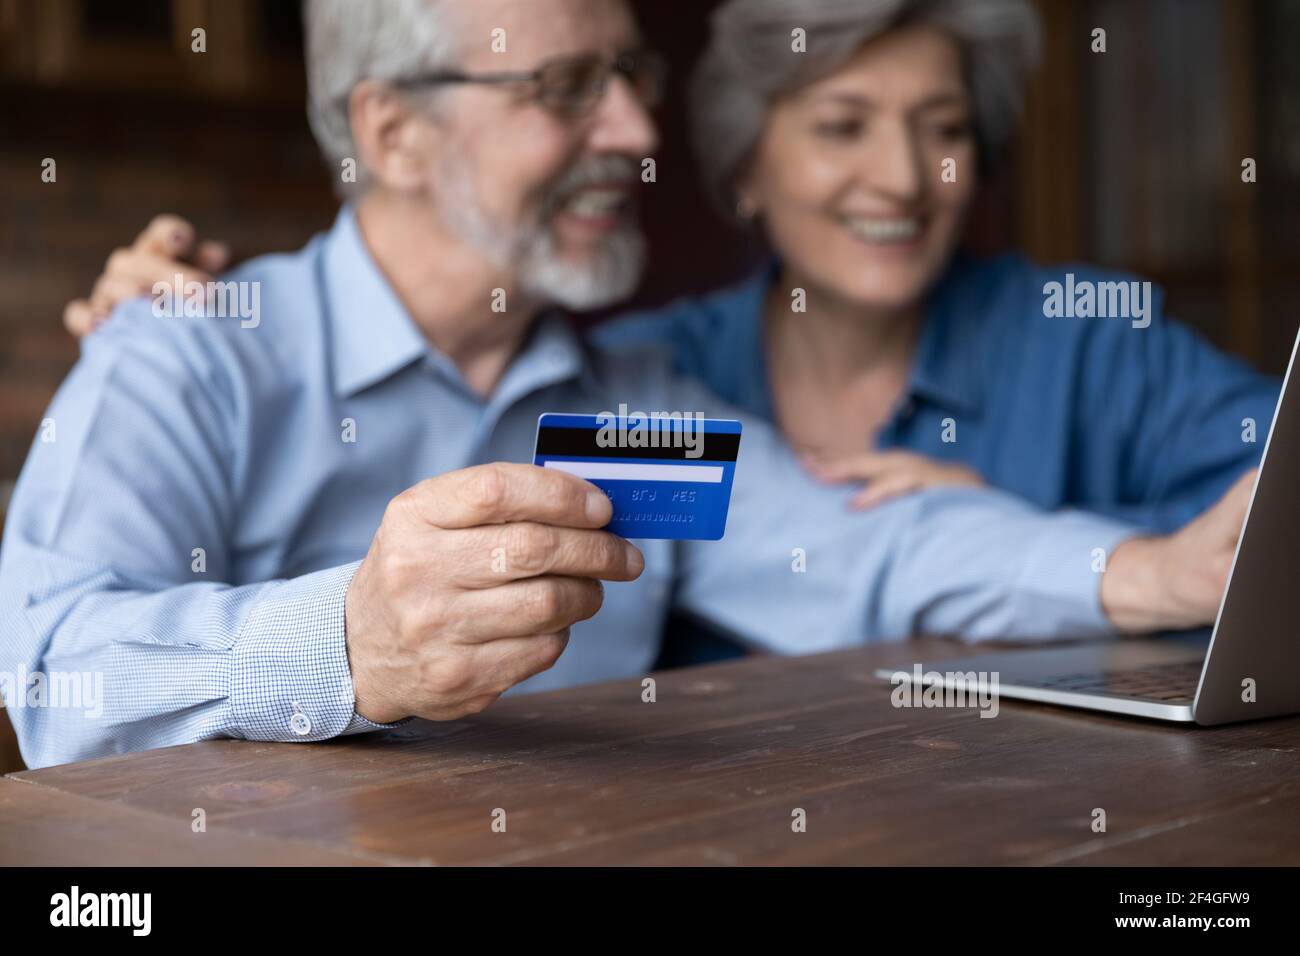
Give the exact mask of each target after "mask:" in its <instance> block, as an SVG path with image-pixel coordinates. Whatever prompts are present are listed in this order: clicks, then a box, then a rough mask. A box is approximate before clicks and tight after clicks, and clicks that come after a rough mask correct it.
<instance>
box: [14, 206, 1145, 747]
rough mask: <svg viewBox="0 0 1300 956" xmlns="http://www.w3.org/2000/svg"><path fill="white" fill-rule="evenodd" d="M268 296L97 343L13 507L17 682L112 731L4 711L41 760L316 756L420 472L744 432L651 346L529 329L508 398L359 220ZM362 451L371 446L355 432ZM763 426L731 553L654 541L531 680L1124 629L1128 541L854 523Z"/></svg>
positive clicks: (843, 498)
mask: <svg viewBox="0 0 1300 956" xmlns="http://www.w3.org/2000/svg"><path fill="white" fill-rule="evenodd" d="M226 278H227V280H229V281H241V282H259V283H261V286H260V290H261V316H260V323H259V324H258V325H257V326H256V327H255V328H243V327H241V323H240V321H239V320H238V319H233V318H225V319H223V318H205V317H195V318H182V317H176V318H173V317H166V316H164V317H159V316H155V315H154V314H153V310H152V308H151V303H150V302H149V301H148V300H145V299H140V300H136V301H134V302H132V303H128V304H126V305H125V306H123V307H122V308H121V309H119V310H118V312H117V314H116V315H115V316H114V317H113V319H112V321H110V322H109V323H107V324H106V325H105V326H104V327H103V328H101V329H100V330H99V331H97V332H96V333H94V334H93V335H91V336H90V337H89V338H87V339H86V340H85V342H84V345H83V351H82V356H81V360H80V361H79V362H78V364H77V365H76V367H75V368H74V369H73V371H72V373H71V374H70V375H69V377H68V379H67V380H66V381H65V382H64V384H63V386H62V387H61V388H60V390H59V392H58V394H57V395H56V397H55V399H54V402H53V404H52V406H51V407H50V409H49V412H48V415H47V421H46V427H45V428H43V430H42V434H41V435H38V437H37V439H36V441H35V442H34V444H33V447H32V451H31V454H30V456H29V458H28V461H27V464H26V466H25V467H24V469H23V473H22V475H21V478H20V480H19V482H18V486H17V489H16V491H15V494H14V497H13V501H12V506H11V509H10V513H9V516H8V523H7V527H6V530H5V540H4V545H3V550H2V551H0V672H4V673H8V674H10V675H21V674H31V673H43V674H46V675H65V676H66V675H69V674H94V675H102V677H103V699H102V703H101V709H102V712H101V713H98V714H97V715H96V714H92V713H91V712H90V711H89V710H88V709H87V708H85V707H84V706H83V707H81V708H78V707H76V706H66V705H65V706H39V701H37V702H36V704H35V705H31V706H29V705H27V702H26V700H24V699H18V698H19V695H20V694H21V693H22V690H23V688H22V687H21V686H19V685H17V684H16V683H15V680H16V678H15V679H11V680H10V681H9V682H8V684H7V685H5V686H7V690H6V692H5V694H6V700H7V703H8V705H9V716H10V718H11V720H12V721H13V723H14V726H15V728H16V730H17V733H18V737H19V741H20V743H21V746H22V751H23V756H24V759H25V760H26V761H27V763H28V765H29V766H32V767H37V766H43V765H48V764H54V763H61V762H66V761H72V760H78V759H83V758H87V757H92V756H97V755H102V754H108V753H115V752H122V751H128V750H135V749H143V748H148V747H160V746H165V745H170V744H179V743H185V742H189V741H195V740H201V739H208V738H215V737H233V738H247V739H257V740H280V741H311V740H322V739H325V738H329V737H333V736H336V735H338V734H342V733H351V732H357V731H364V730H369V729H372V728H374V727H375V725H374V724H371V723H369V722H368V721H366V720H364V719H363V718H361V717H360V716H359V715H357V714H356V713H355V712H354V698H353V689H352V682H351V676H350V670H349V666H348V660H347V651H346V643H345V634H344V596H345V594H346V591H347V587H348V584H349V582H350V581H351V579H352V575H353V573H354V572H355V570H356V568H357V565H358V564H359V562H360V559H361V558H362V557H363V556H364V555H365V553H366V550H367V547H368V546H369V543H370V539H371V537H372V535H373V534H374V532H375V529H376V528H377V527H378V526H379V523H380V520H381V518H382V515H383V512H384V508H385V506H386V504H387V503H388V501H389V500H390V499H391V498H392V497H393V496H395V495H396V494H398V493H399V492H401V491H402V490H404V489H405V488H408V487H410V486H411V485H414V484H416V483H417V482H419V481H421V480H422V479H424V478H427V477H429V476H431V475H437V474H439V473H441V472H446V471H449V470H453V469H457V468H462V467H466V466H469V465H473V464H477V463H482V462H490V461H497V460H510V461H529V460H531V452H532V448H533V441H534V436H535V431H536V423H537V417H538V415H539V414H540V413H542V412H548V411H563V412H579V413H597V412H600V411H604V410H612V409H616V408H617V407H618V405H619V403H621V402H626V403H627V404H628V405H629V407H630V408H633V409H637V408H639V409H645V410H680V411H689V412H694V411H701V412H704V413H705V414H709V415H714V416H727V415H730V414H731V411H730V409H729V408H728V407H727V406H724V405H722V404H721V403H719V402H718V401H717V400H716V399H714V398H713V397H712V396H711V395H710V394H709V393H707V392H705V391H704V390H703V389H702V387H700V386H699V385H697V384H695V383H693V382H691V381H685V380H680V379H675V378H673V377H672V375H671V374H670V371H669V370H668V368H667V364H668V363H667V362H666V361H660V360H659V357H658V356H655V355H654V354H652V353H651V352H649V351H646V352H643V353H638V354H627V355H613V354H607V353H605V352H603V351H600V350H598V349H595V348H593V347H592V346H590V345H589V344H587V343H585V342H584V341H582V340H580V339H579V338H578V337H577V336H576V335H575V334H574V333H573V332H572V331H571V330H570V328H569V327H568V326H567V324H566V323H565V322H563V321H562V320H560V319H559V318H556V317H551V318H546V319H543V320H542V321H540V322H539V323H538V325H537V327H536V329H535V332H534V334H533V335H532V336H531V338H530V339H529V341H528V342H527V344H526V346H525V347H524V348H523V350H522V352H521V354H520V355H519V356H518V357H517V358H516V360H515V361H514V362H513V364H511V365H510V367H509V368H508V370H507V371H506V373H505V376H504V378H503V379H502V380H501V382H500V384H499V385H498V386H497V388H496V389H495V390H494V391H493V393H492V394H491V396H490V397H487V398H482V397H480V396H478V395H476V394H475V393H474V392H473V391H472V390H471V389H469V388H468V387H467V386H466V383H465V382H464V380H463V379H462V377H461V376H460V374H459V372H458V371H457V369H456V368H455V366H454V365H453V364H452V363H451V362H449V361H448V360H447V359H446V358H445V357H444V356H442V355H440V354H437V353H436V352H435V351H434V350H432V349H431V348H430V346H429V345H428V344H427V342H426V341H425V340H424V338H423V337H422V336H421V335H420V333H419V332H418V330H417V329H416V327H415V326H414V325H413V323H412V321H411V320H410V318H409V316H408V315H407V313H406V311H405V309H404V308H403V306H402V305H401V303H400V302H399V301H398V299H397V298H396V296H395V294H394V292H393V290H392V289H391V288H390V286H389V285H388V284H387V282H386V280H385V279H384V278H383V276H382V274H381V273H380V271H379V269H378V268H377V267H376V265H375V263H374V262H373V261H372V259H371V257H370V255H369V253H368V251H367V250H366V248H365V246H364V243H363V241H362V238H361V236H360V232H359V230H358V228H357V225H356V222H355V218H354V216H353V214H352V212H351V211H350V210H348V209H344V210H343V211H342V213H340V215H339V217H338V220H337V222H336V224H335V226H334V227H333V229H332V230H331V231H330V232H329V233H328V234H326V235H324V236H319V237H317V238H315V239H314V240H312V242H310V243H309V244H308V245H307V246H306V247H305V248H304V249H302V250H301V251H300V252H298V253H295V254H292V255H276V256H268V257H265V258H262V259H258V260H255V261H253V262H250V263H247V264H246V265H244V266H243V267H241V268H240V269H238V270H237V271H236V272H234V273H232V274H231V275H229V276H227V277H226ZM349 438H351V439H353V440H348V439H349ZM848 497H849V492H848V491H847V490H843V489H828V488H824V487H822V486H820V485H818V484H816V483H815V482H813V481H811V480H810V479H809V478H807V477H806V476H805V475H804V474H803V472H802V471H801V470H800V468H799V467H798V466H797V464H796V463H795V462H794V460H793V459H792V457H791V455H790V454H789V453H788V450H787V449H786V448H785V446H784V445H783V444H782V443H781V441H780V440H779V439H778V438H777V437H776V436H775V435H774V434H773V432H772V431H771V429H770V428H769V427H768V426H766V425H764V423H762V422H761V421H760V420H758V419H754V418H752V417H750V418H747V419H746V421H745V432H744V438H743V440H742V442H741V450H740V458H739V462H738V465H737V471H736V481H735V487H734V490H733V501H732V508H731V515H730V520H729V523H728V527H727V533H726V537H725V538H724V539H723V540H722V541H720V542H692V543H676V544H675V543H672V542H666V541H647V542H643V543H642V547H643V550H644V552H645V555H646V569H645V573H644V574H643V575H642V576H641V578H640V579H639V580H637V581H635V582H631V583H616V584H609V585H607V587H606V600H605V605H604V607H603V608H602V609H601V611H600V612H599V613H598V614H597V615H596V616H595V617H594V618H593V619H592V620H590V621H587V622H584V623H582V624H579V625H577V626H576V627H575V628H574V629H573V636H572V640H571V642H570V645H569V647H568V649H567V650H566V652H565V653H564V655H563V656H562V657H561V658H560V660H559V662H558V663H557V664H556V665H555V667H553V668H552V669H551V670H549V671H547V672H545V673H542V674H538V675H537V676H535V677H533V678H532V679H530V680H528V681H526V682H525V683H524V684H522V685H520V687H519V688H518V689H519V690H543V689H549V688H555V687H561V686H565V685H571V684H576V683H580V682H585V681H594V680H600V679H605V678H616V677H627V676H632V675H640V674H643V673H644V672H645V671H646V669H647V668H649V667H650V666H651V664H652V662H653V661H654V659H655V656H656V652H657V649H658V643H659V636H660V631H661V627H662V624H663V621H664V618H665V615H666V614H667V612H668V610H669V608H670V606H677V607H680V608H682V609H684V610H688V611H690V612H692V613H694V614H697V615H700V616H702V617H704V618H706V619H707V620H709V621H710V622H712V623H715V624H717V625H719V626H721V627H723V628H726V629H728V630H730V631H732V632H734V633H736V634H737V635H739V636H741V637H742V638H743V639H744V640H745V641H747V642H748V643H750V644H751V645H753V646H756V647H760V648H765V649H768V650H771V651H775V652H779V653H807V652H812V651H823V650H829V649H832V648H841V647H847V646H851V645H854V644H859V643H862V642H864V641H869V640H895V639H900V638H903V637H905V636H907V635H909V634H912V633H917V632H925V633H954V634H961V635H965V636H967V637H970V638H982V637H995V636H996V637H1017V636H1018V637H1025V638H1052V637H1056V636H1060V635H1066V634H1069V635H1082V636H1087V635H1096V634H1104V633H1107V632H1108V627H1107V623H1106V621H1105V618H1104V615H1103V614H1102V612H1101V610H1100V608H1099V599H1098V590H1099V579H1098V577H1097V575H1096V574H1095V573H1094V571H1093V562H1094V558H1095V554H1096V551H1095V549H1099V548H1100V549H1103V550H1106V551H1109V550H1110V549H1111V548H1113V546H1114V545H1115V544H1116V543H1117V542H1118V541H1119V540H1121V539H1122V538H1123V537H1125V536H1126V535H1128V534H1130V533H1131V530H1130V529H1129V528H1128V526H1126V525H1124V524H1120V523H1115V522H1112V521H1109V520H1103V519H1098V518H1094V517H1092V516H1089V515H1086V514H1083V513H1070V512H1062V513H1054V514H1049V513H1045V512H1042V511H1040V510H1037V509H1035V508H1033V507H1031V506H1028V505H1026V504H1024V503H1022V502H1019V501H1017V500H1015V499H1013V498H1011V497H1010V496H1006V495H1002V494H998V493H993V492H981V491H975V490H968V491H951V492H937V493H928V494H922V495H915V496H912V497H908V498H904V499H901V500H899V501H896V502H893V503H891V504H889V505H886V506H884V507H881V508H878V509H875V510H872V511H868V512H865V513H856V512H852V511H850V510H849V509H848V508H847V507H846V504H847V501H848Z"/></svg>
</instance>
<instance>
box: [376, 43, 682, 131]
mask: <svg viewBox="0 0 1300 956" xmlns="http://www.w3.org/2000/svg"><path fill="white" fill-rule="evenodd" d="M615 73H617V74H618V75H619V76H621V77H623V78H624V79H625V80H627V82H628V83H629V84H630V85H631V87H632V91H633V92H634V93H635V94H636V97H637V99H638V100H640V101H641V104H642V105H643V106H645V107H646V108H648V109H653V108H654V107H656V106H658V105H659V102H660V101H661V100H662V99H663V94H664V87H665V85H666V81H667V78H668V62H667V61H666V60H665V59H664V58H663V57H662V56H660V55H659V54H657V53H654V52H653V51H650V50H632V51H629V52H627V53H622V54H620V55H618V56H616V57H614V59H612V60H611V59H609V58H607V57H602V56H600V55H598V54H594V53H592V54H585V55H582V56H572V57H561V58H558V59H554V60H548V61H546V62H545V63H543V64H542V65H541V66H540V67H538V68H537V69H536V70H531V71H526V72H515V73H460V72H457V71H443V72H440V73H430V74H427V75H424V76H415V77H411V78H409V79H404V80H396V81H394V82H393V83H392V85H393V86H395V87H397V88H399V89H412V88H417V87H422V86H441V85H443V84H447V83H485V84H490V85H497V84H509V83H520V84H528V85H531V87H532V91H531V93H530V97H531V98H532V99H533V100H534V101H536V102H537V103H539V104H541V105H542V106H544V107H546V108H547V109H549V110H553V111H555V112H557V113H565V114H568V115H574V116H578V115H582V114H584V113H588V112H590V111H591V109H592V108H593V107H594V106H595V105H596V104H597V103H599V102H600V100H601V97H602V96H604V95H605V89H606V87H608V86H609V79H610V77H611V76H612V75H614V74H615Z"/></svg>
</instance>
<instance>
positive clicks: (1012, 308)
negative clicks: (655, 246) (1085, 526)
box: [595, 255, 1280, 531]
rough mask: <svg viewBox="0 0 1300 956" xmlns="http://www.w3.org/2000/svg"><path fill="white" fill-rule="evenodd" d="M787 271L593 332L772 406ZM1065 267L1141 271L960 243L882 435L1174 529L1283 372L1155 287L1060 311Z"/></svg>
mask: <svg viewBox="0 0 1300 956" xmlns="http://www.w3.org/2000/svg"><path fill="white" fill-rule="evenodd" d="M776 272H777V269H776V267H772V268H769V269H765V270H763V271H761V272H760V273H758V274H756V275H754V276H753V277H751V278H750V279H748V280H747V281H745V282H742V283H740V284H739V285H736V286H734V287H732V288H728V289H724V290H722V291H720V292H717V293H714V294H711V295H707V296H704V297H700V298H688V299H683V300H681V301H678V302H676V303H673V304H672V305H669V306H667V307H665V308H663V309H660V310H658V311H654V312H648V313H642V314H638V315H632V316H628V317H625V318H621V319H618V320H616V321H614V322H610V323H607V324H606V325H604V326H602V327H601V328H600V329H598V330H597V331H596V332H595V338H596V340H597V341H599V342H600V343H601V344H603V345H605V346H607V347H611V348H619V347H629V346H630V347H637V346H641V345H646V344H650V343H654V344H658V345H664V344H665V343H667V344H668V345H669V346H670V347H671V349H672V354H673V358H674V366H675V368H676V370H677V371H678V372H681V373H683V374H687V375H691V376H694V377H697V378H699V379H700V380H701V381H703V382H705V383H706V384H707V385H708V386H709V388H710V389H711V390H712V391H713V392H714V393H715V394H717V395H718V396H719V397H721V398H723V399H725V400H726V401H728V402H730V403H732V404H734V405H736V406H738V407H740V408H743V409H745V410H746V411H748V412H750V413H752V414H754V415H758V416H760V417H762V418H764V419H767V420H768V421H771V420H773V417H774V416H773V409H772V397H771V388H770V379H769V376H768V369H767V362H766V358H765V355H764V346H763V335H762V316H763V307H764V300H765V298H766V296H767V294H768V291H769V289H770V288H771V285H772V283H773V282H774V281H775V279H776ZM1067 273H1071V274H1073V276H1074V280H1073V284H1074V286H1076V287H1079V288H1082V286H1081V283H1084V282H1090V283H1093V284H1094V286H1095V285H1097V284H1100V283H1105V282H1129V281H1133V277H1132V276H1128V275H1120V274H1116V273H1112V272H1107V271H1103V270H1099V269H1096V268H1092V267H1088V266H1061V267H1055V268H1050V269H1049V268H1040V267H1037V266H1034V265H1033V264H1031V263H1029V262H1026V261H1025V260H1024V259H1023V258H1021V257H1019V256H1015V255H1006V256H1002V257H998V258H993V259H975V258H971V257H965V256H959V257H958V258H957V259H956V260H955V261H954V263H953V265H952V266H951V267H950V268H949V270H948V272H947V274H946V275H945V277H944V278H943V280H942V281H941V282H940V283H939V284H938V286H937V287H936V289H935V290H934V292H933V294H932V295H931V297H930V299H929V301H928V304H927V307H926V314H925V321H924V323H923V327H922V331H921V335H920V339H919V341H918V345H917V350H916V354H915V357H914V361H913V365H912V369H911V374H910V377H909V379H908V383H907V386H906V391H905V394H904V395H903V397H902V399H901V400H900V402H899V403H898V405H897V406H896V407H895V409H894V410H893V414H892V416H891V417H890V419H889V420H888V422H887V423H886V425H885V426H884V428H883V429H882V430H881V431H880V433H879V434H878V436H877V447H879V448H882V449H887V448H903V449H908V450H911V451H915V452H919V453H921V454H924V455H928V456H930V457H932V458H937V459H940V460H944V461H960V462H964V463H966V464H968V465H971V466H973V467H974V468H975V469H976V470H977V471H979V473H980V474H981V475H982V476H983V478H984V480H985V481H986V482H988V483H989V484H991V485H993V486H994V487H997V488H1002V489H1005V490H1006V491H1009V492H1011V493H1013V494H1015V495H1018V496H1019V497H1021V498H1024V499H1025V500H1026V501H1030V502H1033V503H1034V504H1036V505H1038V506H1039V507H1041V508H1047V509H1053V508H1060V507H1075V508H1084V509H1087V510H1089V511H1093V512H1097V513H1099V514H1105V515H1111V516H1115V517H1118V518H1121V519H1124V520H1127V521H1132V522H1134V523H1136V524H1139V525H1141V526H1144V527H1147V528H1150V529H1155V530H1165V531H1168V530H1173V529H1175V528H1177V527H1180V526H1181V525H1183V524H1185V523H1186V522H1187V521H1188V520H1190V519H1191V518H1193V517H1194V516H1195V515H1197V514H1199V513H1200V512H1201V511H1203V510H1205V508H1207V507H1209V506H1210V505H1211V504H1213V503H1214V502H1215V501H1216V500H1218V498H1219V497H1220V496H1221V495H1222V494H1223V493H1224V492H1225V491H1226V490H1227V489H1228V487H1229V486H1230V485H1231V484H1232V482H1233V480H1234V479H1235V478H1237V477H1238V476H1239V475H1240V474H1241V473H1242V472H1243V471H1245V470H1246V469H1247V468H1249V467H1252V466H1254V465H1256V464H1258V460H1259V456H1260V454H1261V452H1262V449H1263V446H1264V440H1265V439H1266V438H1267V436H1268V429H1269V425H1270V423H1271V422H1272V420H1273V412H1274V408H1275V407H1276V403H1277V398H1278V392H1279V390H1280V382H1278V381H1277V380H1276V379H1274V378H1271V377H1268V376H1264V375H1260V374H1259V373H1258V372H1255V371H1254V370H1252V369H1251V368H1249V367H1248V366H1247V365H1245V364H1244V363H1242V362H1240V361H1238V360H1237V359H1235V358H1232V357H1229V356H1227V355H1224V354H1223V353H1221V352H1219V351H1217V350H1216V349H1215V348H1213V347H1212V346H1211V345H1209V344H1208V343H1207V342H1206V341H1204V340H1203V339H1202V338H1201V337H1200V336H1199V335H1197V334H1196V333H1195V332H1193V331H1192V330H1191V329H1189V328H1187V327H1186V326H1184V325H1181V324H1180V323H1178V322H1175V321H1172V320H1170V319H1167V318H1166V317H1165V316H1164V314H1163V308H1162V306H1163V294H1162V293H1161V291H1160V290H1159V288H1158V287H1156V286H1154V285H1151V286H1150V289H1151V292H1152V296H1153V299H1154V301H1153V302H1152V306H1151V311H1150V313H1149V317H1150V324H1149V325H1147V326H1145V327H1135V325H1134V323H1133V322H1132V321H1130V320H1128V319H1125V318H1114V317H1112V318H1096V317H1094V318H1048V317H1047V316H1046V315H1045V314H1044V300H1045V294H1044V289H1045V287H1046V286H1047V284H1048V283H1051V282H1059V283H1062V285H1064V283H1065V281H1066V280H1065V276H1066V274H1067ZM1141 321H1145V319H1143V320H1141ZM1139 324H1140V323H1139ZM945 438H953V439H955V440H952V441H948V440H945Z"/></svg>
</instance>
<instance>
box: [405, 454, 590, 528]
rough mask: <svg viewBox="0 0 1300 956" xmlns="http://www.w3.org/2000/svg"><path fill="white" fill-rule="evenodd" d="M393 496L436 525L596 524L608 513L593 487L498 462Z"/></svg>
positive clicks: (534, 468) (570, 478)
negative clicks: (520, 522) (510, 523)
mask: <svg viewBox="0 0 1300 956" xmlns="http://www.w3.org/2000/svg"><path fill="white" fill-rule="evenodd" d="M394 500H395V501H397V502H401V504H402V506H403V507H410V508H412V509H413V510H414V512H415V513H416V514H418V515H419V516H420V517H421V518H422V519H423V520H425V521H427V522H428V523H429V524H432V525H436V526H437V527H440V528H473V527H477V526H479V525H486V524H504V523H506V522H510V521H536V522H538V523H540V524H550V525H557V526H560V527H567V528H600V527H603V526H604V525H606V524H608V523H609V520H610V518H611V517H613V507H612V506H611V505H610V502H609V497H608V496H607V495H606V494H605V493H604V492H603V491H601V490H600V489H599V488H597V487H596V486H595V485H593V484H591V483H589V482H586V481H583V480H582V479H581V478H578V477H577V476H575V475H570V474H567V473H565V472H562V471H557V470H555V469H552V468H539V467H537V466H536V465H520V464H509V463H504V462H497V463H494V464H491V465H477V466H475V467H473V468H465V469H462V470H460V471H452V472H448V473H447V474H445V475H439V476H438V477H437V478H430V479H428V480H427V481H423V482H421V483H420V484H418V485H416V486H415V487H414V488H412V489H410V490H408V491H404V492H403V493H402V494H400V495H398V497H397V498H396V499H394Z"/></svg>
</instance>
